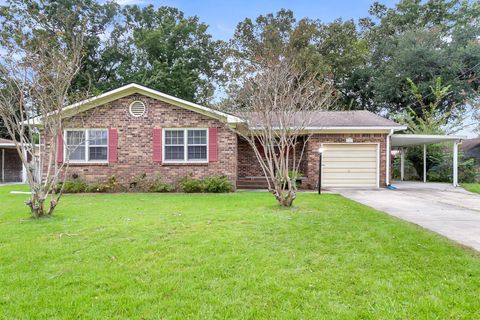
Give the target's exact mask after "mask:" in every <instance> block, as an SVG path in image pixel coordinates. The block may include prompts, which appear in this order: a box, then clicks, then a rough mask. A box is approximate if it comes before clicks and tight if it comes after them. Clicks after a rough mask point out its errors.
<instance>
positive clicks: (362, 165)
mask: <svg viewBox="0 0 480 320" xmlns="http://www.w3.org/2000/svg"><path fill="white" fill-rule="evenodd" d="M323 166H324V167H323V170H325V169H327V168H332V169H376V167H377V164H376V163H375V162H373V163H372V162H371V161H370V162H367V161H362V162H334V161H330V162H323Z"/></svg>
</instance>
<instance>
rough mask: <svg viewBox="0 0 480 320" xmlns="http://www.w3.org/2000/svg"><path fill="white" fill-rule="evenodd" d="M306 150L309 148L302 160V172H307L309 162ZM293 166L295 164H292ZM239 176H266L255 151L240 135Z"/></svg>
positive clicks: (298, 146)
mask: <svg viewBox="0 0 480 320" xmlns="http://www.w3.org/2000/svg"><path fill="white" fill-rule="evenodd" d="M302 146H303V144H302V142H301V141H299V143H298V144H297V148H296V154H297V156H300V154H301V153H302ZM306 152H307V149H306V148H305V150H304V155H303V158H302V162H301V164H300V167H299V171H300V172H301V173H306V169H307V162H306ZM292 166H293V164H292ZM237 171H238V176H239V177H261V176H264V174H263V170H262V168H261V167H260V164H259V163H258V160H257V157H256V156H255V153H254V151H253V149H252V147H251V146H250V144H248V142H247V141H246V140H245V139H242V138H241V137H238V169H237Z"/></svg>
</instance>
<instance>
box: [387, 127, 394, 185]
mask: <svg viewBox="0 0 480 320" xmlns="http://www.w3.org/2000/svg"><path fill="white" fill-rule="evenodd" d="M394 131H395V130H394V129H391V130H390V133H389V134H388V135H387V150H386V155H385V156H386V157H385V158H386V160H385V162H386V168H385V184H386V185H387V186H389V185H390V139H391V137H392V135H393V132H394Z"/></svg>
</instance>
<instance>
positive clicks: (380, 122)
mask: <svg viewBox="0 0 480 320" xmlns="http://www.w3.org/2000/svg"><path fill="white" fill-rule="evenodd" d="M246 114H248V116H245V115H246ZM242 115H243V117H244V118H248V120H251V121H252V122H256V120H257V121H261V116H255V113H241V114H239V115H238V116H239V117H240V118H242ZM299 117H302V119H304V116H303V115H302V116H299ZM258 125H260V123H258ZM308 127H309V128H329V127H345V128H351V127H365V128H369V127H388V128H390V127H391V128H398V129H402V128H403V127H404V126H403V125H401V124H398V123H396V122H395V121H392V120H389V119H386V118H384V117H381V116H379V115H376V114H375V113H372V112H370V111H366V110H356V111H312V112H311V116H310V119H309V121H308Z"/></svg>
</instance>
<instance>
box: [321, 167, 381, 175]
mask: <svg viewBox="0 0 480 320" xmlns="http://www.w3.org/2000/svg"><path fill="white" fill-rule="evenodd" d="M350 171H351V172H370V173H374V174H375V173H377V169H376V168H355V169H350ZM323 172H338V173H345V169H344V168H324V169H323Z"/></svg>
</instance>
